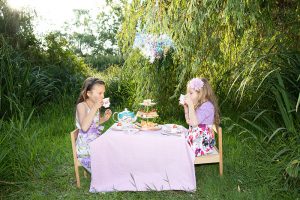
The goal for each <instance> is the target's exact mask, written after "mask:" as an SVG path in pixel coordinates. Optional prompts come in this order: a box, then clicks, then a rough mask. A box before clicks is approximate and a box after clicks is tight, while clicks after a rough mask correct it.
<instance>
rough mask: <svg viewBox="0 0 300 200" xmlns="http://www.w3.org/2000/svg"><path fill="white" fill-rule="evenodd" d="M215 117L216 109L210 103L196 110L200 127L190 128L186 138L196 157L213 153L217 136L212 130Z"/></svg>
mask: <svg viewBox="0 0 300 200" xmlns="http://www.w3.org/2000/svg"><path fill="white" fill-rule="evenodd" d="M214 115H215V108H214V106H213V104H212V103H211V102H210V101H207V102H205V103H203V104H202V105H201V106H199V107H198V108H197V109H196V116H197V119H198V126H196V127H192V126H190V127H189V131H188V134H187V136H186V139H187V142H188V144H189V145H190V146H191V148H192V149H193V151H194V153H195V156H196V157H197V156H203V155H205V154H208V153H212V152H213V148H214V146H215V136H214V132H213V129H212V126H213V124H214Z"/></svg>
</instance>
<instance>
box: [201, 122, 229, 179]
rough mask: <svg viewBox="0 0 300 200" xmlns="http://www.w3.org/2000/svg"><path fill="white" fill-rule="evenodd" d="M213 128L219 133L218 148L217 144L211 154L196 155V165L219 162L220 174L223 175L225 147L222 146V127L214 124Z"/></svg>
mask: <svg viewBox="0 0 300 200" xmlns="http://www.w3.org/2000/svg"><path fill="white" fill-rule="evenodd" d="M213 130H214V132H215V133H217V134H218V148H217V147H216V146H215V147H214V150H213V152H212V153H211V154H207V155H204V156H200V157H196V159H195V165H198V164H207V163H219V172H220V176H222V175H223V147H222V128H221V127H219V126H216V125H213Z"/></svg>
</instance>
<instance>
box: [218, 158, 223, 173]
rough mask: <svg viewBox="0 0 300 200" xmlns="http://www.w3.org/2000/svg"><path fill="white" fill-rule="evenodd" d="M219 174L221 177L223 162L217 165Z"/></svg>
mask: <svg viewBox="0 0 300 200" xmlns="http://www.w3.org/2000/svg"><path fill="white" fill-rule="evenodd" d="M219 172H220V176H223V161H222V160H221V161H220V163H219Z"/></svg>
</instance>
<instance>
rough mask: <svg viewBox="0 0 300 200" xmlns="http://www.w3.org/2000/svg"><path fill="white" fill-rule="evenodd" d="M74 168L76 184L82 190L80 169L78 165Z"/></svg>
mask: <svg viewBox="0 0 300 200" xmlns="http://www.w3.org/2000/svg"><path fill="white" fill-rule="evenodd" d="M74 167H75V176H76V184H77V187H78V188H80V177H79V168H78V165H77V166H74Z"/></svg>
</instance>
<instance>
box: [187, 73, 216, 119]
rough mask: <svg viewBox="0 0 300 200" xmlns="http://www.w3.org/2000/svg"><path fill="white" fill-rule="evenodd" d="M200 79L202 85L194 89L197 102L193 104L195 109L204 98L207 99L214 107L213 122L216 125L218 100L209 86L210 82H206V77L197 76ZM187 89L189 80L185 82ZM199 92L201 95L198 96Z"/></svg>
mask: <svg viewBox="0 0 300 200" xmlns="http://www.w3.org/2000/svg"><path fill="white" fill-rule="evenodd" d="M199 79H200V80H202V81H203V83H204V84H203V87H202V88H201V89H200V90H199V91H198V90H196V92H197V93H198V97H199V99H198V103H197V104H196V105H195V109H196V108H198V107H199V106H201V105H202V104H203V103H204V102H205V99H207V100H208V101H210V102H211V103H212V104H213V106H214V108H215V116H214V123H215V124H216V125H219V124H220V110H219V106H218V100H217V97H216V95H215V93H214V91H213V89H212V87H211V86H210V84H209V83H208V80H207V79H206V78H199ZM188 90H189V82H188V84H187V91H188ZM200 92H201V96H200Z"/></svg>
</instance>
